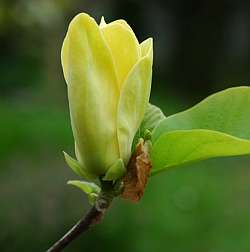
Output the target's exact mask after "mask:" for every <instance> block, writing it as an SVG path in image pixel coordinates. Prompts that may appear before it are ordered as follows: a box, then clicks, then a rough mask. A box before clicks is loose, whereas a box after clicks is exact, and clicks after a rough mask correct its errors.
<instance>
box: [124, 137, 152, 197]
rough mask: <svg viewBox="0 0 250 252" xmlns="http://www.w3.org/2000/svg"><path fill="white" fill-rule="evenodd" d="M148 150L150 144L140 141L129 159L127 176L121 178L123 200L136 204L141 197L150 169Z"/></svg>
mask: <svg viewBox="0 0 250 252" xmlns="http://www.w3.org/2000/svg"><path fill="white" fill-rule="evenodd" d="M149 149H150V143H149V142H148V141H144V140H143V139H140V141H139V143H138V144H137V146H136V150H135V152H134V153H133V155H132V156H131V158H130V161H129V164H128V167H127V174H126V175H125V177H124V178H123V183H124V188H123V192H122V197H123V198H125V199H129V200H131V201H133V202H138V201H139V200H140V199H141V197H142V196H143V193H144V189H145V186H146V184H147V180H148V176H149V174H150V170H151V167H152V163H151V161H150V158H149Z"/></svg>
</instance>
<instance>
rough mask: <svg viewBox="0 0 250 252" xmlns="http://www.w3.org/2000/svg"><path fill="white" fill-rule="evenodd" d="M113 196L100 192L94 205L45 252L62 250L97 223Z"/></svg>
mask: <svg viewBox="0 0 250 252" xmlns="http://www.w3.org/2000/svg"><path fill="white" fill-rule="evenodd" d="M112 199H113V197H112V196H111V195H110V194H106V193H101V195H100V197H99V198H98V199H97V201H96V203H95V205H94V206H93V207H92V208H91V209H90V210H89V212H88V213H87V215H86V216H85V217H83V218H82V219H80V220H79V221H78V222H77V223H76V224H75V225H74V226H73V227H72V228H71V229H70V230H69V231H68V232H67V233H66V234H65V235H64V236H63V237H62V238H61V239H60V240H58V241H57V242H56V243H54V244H53V245H52V246H51V247H50V248H49V249H48V250H47V252H59V251H62V250H63V249H64V248H65V247H66V246H67V245H69V244H70V243H71V242H72V241H73V240H74V239H76V238H77V237H78V236H79V235H80V234H81V233H84V232H86V231H87V230H88V229H89V228H90V227H91V226H93V225H95V224H98V223H99V222H100V221H101V219H102V216H103V215H104V213H105V211H106V210H107V209H108V207H109V206H110V204H111V202H112Z"/></svg>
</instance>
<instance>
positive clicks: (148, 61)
mask: <svg viewBox="0 0 250 252" xmlns="http://www.w3.org/2000/svg"><path fill="white" fill-rule="evenodd" d="M147 43H149V44H148V50H147V53H146V54H145V56H144V57H142V58H141V59H140V61H139V62H138V63H137V64H136V65H135V66H134V68H133V69H132V70H131V72H130V73H129V75H128V77H127V79H126V81H125V83H124V86H123V88H122V91H121V95H120V101H119V105H118V115H117V127H118V132H117V134H118V142H119V149H120V155H121V157H122V158H123V160H124V162H125V164H126V163H127V162H128V159H129V158H130V154H131V146H132V142H133V138H134V136H135V133H136V131H137V129H138V128H139V126H140V124H141V121H142V119H143V116H144V113H145V110H146V107H147V105H148V101H149V96H150V89H151V79H152V59H153V58H152V55H153V43H152V39H150V40H149V42H147Z"/></svg>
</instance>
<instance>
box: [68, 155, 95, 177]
mask: <svg viewBox="0 0 250 252" xmlns="http://www.w3.org/2000/svg"><path fill="white" fill-rule="evenodd" d="M63 154H64V158H65V161H66V163H67V164H68V166H69V167H70V168H71V169H72V170H73V171H74V172H75V173H76V174H77V175H79V176H80V177H82V178H84V179H90V180H92V179H95V177H94V176H93V175H91V174H89V173H88V172H87V171H86V170H85V169H84V168H83V167H82V166H81V165H80V164H79V162H78V161H77V160H75V159H74V158H72V157H71V156H70V155H69V154H67V153H66V152H64V151H63Z"/></svg>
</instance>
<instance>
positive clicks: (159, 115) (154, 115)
mask: <svg viewBox="0 0 250 252" xmlns="http://www.w3.org/2000/svg"><path fill="white" fill-rule="evenodd" d="M165 118H166V117H165V115H164V114H163V112H162V111H161V109H160V108H158V107H157V106H155V105H153V104H150V103H149V104H148V106H147V110H146V112H145V115H144V118H143V121H142V123H141V126H140V129H141V131H143V132H144V131H145V130H149V131H153V130H154V128H155V127H156V126H157V125H158V124H159V123H160V122H161V121H162V120H163V119H165Z"/></svg>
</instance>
